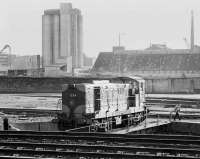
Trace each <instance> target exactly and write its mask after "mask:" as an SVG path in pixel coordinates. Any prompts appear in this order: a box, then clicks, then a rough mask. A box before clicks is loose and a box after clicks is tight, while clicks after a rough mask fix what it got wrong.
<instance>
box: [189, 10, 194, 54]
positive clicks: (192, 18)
mask: <svg viewBox="0 0 200 159" xmlns="http://www.w3.org/2000/svg"><path fill="white" fill-rule="evenodd" d="M190 49H191V51H193V50H194V13H193V10H192V11H191V35H190Z"/></svg>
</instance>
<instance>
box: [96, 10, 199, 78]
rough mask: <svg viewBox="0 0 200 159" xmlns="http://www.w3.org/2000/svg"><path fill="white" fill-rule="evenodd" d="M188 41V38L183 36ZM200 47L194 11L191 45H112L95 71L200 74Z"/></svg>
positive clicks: (143, 74)
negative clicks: (130, 47) (139, 47)
mask: <svg viewBox="0 0 200 159" xmlns="http://www.w3.org/2000/svg"><path fill="white" fill-rule="evenodd" d="M184 40H185V39H184ZM199 61H200V47H199V46H197V45H195V44H194V17H193V12H191V35H190V48H188V49H171V48H168V47H167V46H166V45H163V44H151V45H150V47H148V48H146V49H144V50H126V49H125V48H124V47H122V46H116V47H113V50H112V51H111V52H101V53H100V54H99V56H98V58H97V60H96V62H95V64H94V66H93V69H92V73H94V74H104V75H110V74H116V75H124V74H126V75H139V76H142V77H145V78H148V77H166V78H168V77H199V76H200V63H199Z"/></svg>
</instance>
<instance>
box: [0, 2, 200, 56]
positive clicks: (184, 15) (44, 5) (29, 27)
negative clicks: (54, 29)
mask: <svg viewBox="0 0 200 159" xmlns="http://www.w3.org/2000/svg"><path fill="white" fill-rule="evenodd" d="M0 2H1V3H0V19H1V22H0V48H2V47H3V46H4V45H5V44H7V43H8V44H10V45H11V47H12V50H13V51H12V53H13V54H19V55H26V54H28V55H31V54H42V14H43V11H44V10H45V9H50V8H59V3H60V2H71V3H72V5H73V7H75V8H79V9H80V10H81V11H82V15H83V18H84V19H83V20H84V23H83V27H84V52H85V53H86V54H87V55H88V56H97V55H98V53H99V52H101V51H111V49H112V46H113V45H117V44H118V34H119V33H123V34H122V36H121V43H122V45H124V46H125V47H126V48H127V49H144V48H146V47H149V45H150V43H162V44H167V45H168V47H171V48H186V47H187V46H186V44H185V42H184V40H183V38H184V37H186V38H187V39H188V41H189V38H190V10H191V9H193V10H194V16H195V43H196V44H200V0H69V1H68V0H0Z"/></svg>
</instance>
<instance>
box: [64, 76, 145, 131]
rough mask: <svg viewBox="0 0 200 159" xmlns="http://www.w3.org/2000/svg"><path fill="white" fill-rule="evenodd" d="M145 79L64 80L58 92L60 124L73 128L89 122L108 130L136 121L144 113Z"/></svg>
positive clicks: (97, 127) (93, 127)
mask: <svg viewBox="0 0 200 159" xmlns="http://www.w3.org/2000/svg"><path fill="white" fill-rule="evenodd" d="M144 102H145V82H144V80H143V79H141V78H138V77H135V78H132V80H131V81H130V82H127V83H111V82H110V81H108V80H99V81H93V82H92V83H81V84H67V85H64V90H63V92H62V114H60V118H62V125H63V122H64V125H65V127H68V128H77V127H81V126H87V125H91V128H92V129H93V130H94V131H108V130H109V129H114V128H118V127H124V126H127V125H134V124H138V123H139V122H141V121H143V120H144V119H145V116H146V108H145V105H144Z"/></svg>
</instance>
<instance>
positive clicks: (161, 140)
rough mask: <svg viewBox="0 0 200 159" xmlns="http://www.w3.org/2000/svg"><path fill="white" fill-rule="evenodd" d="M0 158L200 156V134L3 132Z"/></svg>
mask: <svg viewBox="0 0 200 159" xmlns="http://www.w3.org/2000/svg"><path fill="white" fill-rule="evenodd" d="M0 138H1V141H0V146H1V147H0V154H1V156H3V157H0V158H11V157H15V158H137V159H139V158H141V159H145V158H147V159H154V158H159V159H168V158H169V159H171V158H174V159H179V158H180V159H181V158H184V159H194V158H199V157H200V150H199V148H200V137H199V136H192V135H187V136H185V135H158V134H154V135H153V134H143V135H142V134H140V135H138V134H135V135H119V134H117V135H116V134H101V133H66V132H25V131H18V132H12V131H10V132H5V131H1V132H0Z"/></svg>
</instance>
